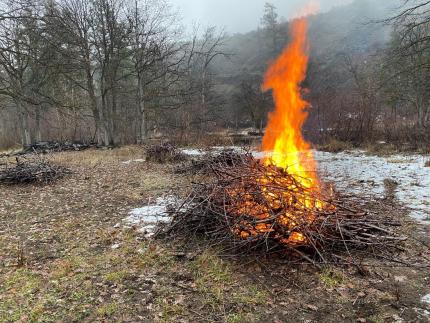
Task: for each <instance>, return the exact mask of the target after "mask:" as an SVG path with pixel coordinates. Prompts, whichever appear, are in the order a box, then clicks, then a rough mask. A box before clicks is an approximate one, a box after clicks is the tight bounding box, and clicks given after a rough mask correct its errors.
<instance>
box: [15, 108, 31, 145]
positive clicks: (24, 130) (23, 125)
mask: <svg viewBox="0 0 430 323" xmlns="http://www.w3.org/2000/svg"><path fill="white" fill-rule="evenodd" d="M15 104H16V107H17V110H18V115H19V123H20V130H21V143H22V145H23V146H28V145H31V134H30V128H29V125H28V112H27V110H26V109H25V108H24V107H23V106H22V104H21V102H19V101H16V102H15Z"/></svg>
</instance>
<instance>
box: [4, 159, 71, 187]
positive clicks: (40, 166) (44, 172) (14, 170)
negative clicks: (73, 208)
mask: <svg viewBox="0 0 430 323" xmlns="http://www.w3.org/2000/svg"><path fill="white" fill-rule="evenodd" d="M68 173H70V171H69V170H68V169H67V168H65V167H62V166H58V165H54V164H52V163H50V162H48V161H44V160H41V159H38V160H34V161H20V160H18V158H17V163H16V164H15V165H14V166H12V167H10V166H9V165H5V166H4V167H3V168H1V169H0V184H6V185H15V184H29V183H51V182H53V181H55V180H57V179H59V178H61V177H63V176H64V175H65V174H68Z"/></svg>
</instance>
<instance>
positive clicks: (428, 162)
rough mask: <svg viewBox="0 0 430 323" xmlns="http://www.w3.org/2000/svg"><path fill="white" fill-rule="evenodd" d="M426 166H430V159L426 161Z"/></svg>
mask: <svg viewBox="0 0 430 323" xmlns="http://www.w3.org/2000/svg"><path fill="white" fill-rule="evenodd" d="M424 167H430V159H429V160H427V161H426V162H425V163H424Z"/></svg>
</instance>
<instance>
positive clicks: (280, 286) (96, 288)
mask: <svg viewBox="0 0 430 323" xmlns="http://www.w3.org/2000/svg"><path fill="white" fill-rule="evenodd" d="M144 157H145V156H144V150H143V148H140V147H125V148H120V149H115V150H106V151H103V150H89V151H85V152H68V153H57V154H54V155H52V156H50V157H48V158H50V159H51V160H53V161H55V162H56V163H59V164H62V165H64V166H67V167H69V168H70V169H71V170H72V174H70V175H67V176H66V177H65V178H63V179H61V180H59V181H57V182H55V183H53V184H50V185H42V186H41V185H36V186H35V185H25V186H11V187H10V186H0V321H1V322H51V321H52V322H54V321H55V322H58V321H64V322H73V321H84V322H95V321H99V322H100V321H101V322H114V321H115V322H116V321H126V322H127V321H128V322H136V321H147V322H153V321H159V322H171V321H172V322H173V321H176V322H177V321H179V322H258V321H267V322H293V321H294V322H297V321H303V322H334V321H337V322H357V321H358V322H428V321H429V311H430V308H429V307H428V306H429V305H428V304H426V303H425V302H422V297H423V296H424V295H426V294H429V293H430V282H429V279H430V274H429V268H428V267H423V266H421V267H420V266H411V267H404V266H398V267H394V266H392V265H387V266H384V265H381V264H380V265H378V266H359V267H337V266H334V265H327V266H324V267H323V268H321V269H317V268H314V267H312V266H310V265H308V264H291V263H287V262H284V261H281V260H280V259H270V258H267V259H254V258H252V257H248V258H244V257H241V258H237V259H235V258H226V257H223V256H222V255H221V254H220V253H219V252H217V250H214V249H212V248H209V247H204V243H203V244H196V247H195V250H192V251H190V250H189V249H187V250H186V251H184V250H183V249H182V248H181V245H180V244H177V243H176V242H174V241H166V240H161V241H160V240H147V239H145V238H144V237H143V236H142V234H140V233H139V232H138V230H136V228H133V227H132V228H127V227H125V226H124V225H123V219H124V218H126V217H127V215H128V214H129V212H130V210H131V209H133V208H136V207H140V206H142V205H145V203H146V202H147V201H148V198H150V197H157V196H160V195H162V194H164V193H169V192H172V191H173V192H178V191H181V190H183V188H184V187H185V186H186V185H188V179H187V178H186V177H183V176H178V175H175V174H174V173H173V172H172V166H171V165H159V164H154V163H147V162H142V159H144ZM130 160H135V161H134V162H126V163H124V162H125V161H130ZM136 160H137V161H136ZM393 203H394V202H393V201H391V200H387V204H389V205H387V206H386V207H387V210H392V211H393V210H397V212H398V213H399V217H404V218H405V219H406V216H407V214H406V213H407V212H406V211H404V210H403V209H402V208H400V207H397V206H394V205H392V204H393ZM404 230H405V232H409V233H413V238H414V239H416V240H419V241H421V242H420V243H417V242H416V241H409V242H408V245H406V248H405V249H406V251H405V252H404V254H403V255H402V256H401V258H402V260H405V259H406V260H407V259H415V258H414V257H416V255H417V254H418V255H420V257H421V258H422V259H429V247H428V246H429V241H428V239H426V237H428V236H429V233H430V230H429V229H428V227H424V226H417V225H415V224H407V225H406V224H405V228H404ZM412 249H413V251H412ZM412 254H413V256H412ZM411 261H412V260H411Z"/></svg>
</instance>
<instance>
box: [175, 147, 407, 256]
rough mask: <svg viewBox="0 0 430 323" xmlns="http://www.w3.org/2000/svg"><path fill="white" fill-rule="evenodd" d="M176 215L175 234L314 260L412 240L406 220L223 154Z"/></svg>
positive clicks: (244, 158)
mask: <svg viewBox="0 0 430 323" xmlns="http://www.w3.org/2000/svg"><path fill="white" fill-rule="evenodd" d="M207 162H208V165H207V166H206V167H205V170H206V171H205V175H204V178H203V179H202V180H201V182H200V183H197V184H195V185H194V186H193V189H192V191H191V192H190V194H189V197H188V198H187V199H186V201H185V202H184V204H183V206H182V207H181V208H180V209H179V210H178V211H177V212H176V214H175V216H174V220H173V222H172V225H171V226H170V228H169V229H168V232H170V233H182V234H184V233H185V234H187V235H190V234H192V235H199V234H200V235H203V236H205V237H207V238H209V239H210V241H212V242H214V243H216V244H220V245H226V244H227V245H230V246H232V247H234V249H239V250H244V249H245V250H250V249H251V250H256V249H259V250H264V251H265V252H268V251H274V250H282V251H285V250H287V251H290V252H291V253H293V254H296V255H298V256H300V258H301V259H306V260H307V261H311V262H313V263H317V262H332V261H340V260H344V261H345V259H350V260H351V259H353V258H354V256H356V255H357V254H359V253H366V252H369V251H371V252H372V253H375V254H376V253H377V252H378V251H382V250H387V249H388V248H391V247H394V248H395V247H396V246H398V245H399V243H400V242H401V241H403V240H405V238H404V237H400V236H397V235H396V234H395V233H394V231H393V230H392V228H393V227H396V226H400V223H398V222H396V221H394V220H393V219H389V218H382V217H380V216H378V215H377V214H372V213H370V212H366V211H363V210H361V209H358V208H356V207H355V206H353V205H352V204H353V201H352V200H346V201H341V200H339V197H335V196H334V194H322V193H320V192H318V191H317V190H314V189H309V188H307V187H306V185H304V184H303V181H301V180H299V179H298V178H296V177H294V176H291V175H290V174H288V172H287V171H285V170H283V169H280V168H277V167H275V166H271V165H269V166H267V165H264V164H263V163H261V162H260V161H258V160H256V159H254V158H253V157H252V155H250V154H245V155H237V154H236V155H235V156H231V153H229V154H221V155H219V156H218V157H217V158H214V159H212V161H211V162H209V161H207Z"/></svg>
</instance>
